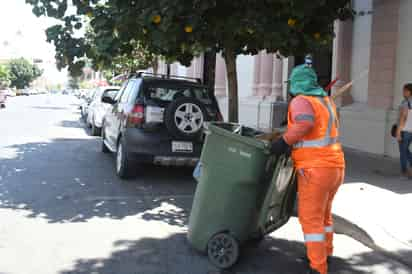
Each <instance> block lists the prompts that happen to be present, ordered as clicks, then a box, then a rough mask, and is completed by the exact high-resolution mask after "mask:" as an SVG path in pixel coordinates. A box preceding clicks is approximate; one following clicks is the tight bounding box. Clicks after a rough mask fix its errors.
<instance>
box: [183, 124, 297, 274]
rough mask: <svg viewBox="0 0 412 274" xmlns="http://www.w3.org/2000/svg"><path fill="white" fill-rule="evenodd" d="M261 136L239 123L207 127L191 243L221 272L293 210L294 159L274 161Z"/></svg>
mask: <svg viewBox="0 0 412 274" xmlns="http://www.w3.org/2000/svg"><path fill="white" fill-rule="evenodd" d="M259 134H260V132H258V131H256V130H254V129H252V128H248V127H244V126H240V125H237V124H229V123H211V124H210V125H209V127H208V132H207V136H206V140H205V144H204V147H203V151H202V155H201V159H200V164H201V165H200V166H201V170H200V171H199V173H200V176H199V177H198V178H197V180H198V185H197V188H196V193H195V196H194V201H193V205H192V210H191V213H190V218H189V229H188V240H189V242H190V244H191V245H192V246H193V247H194V248H196V249H197V250H199V251H201V252H207V254H208V256H209V260H210V261H211V263H213V264H214V265H215V266H217V267H219V268H222V269H225V268H229V267H231V266H232V265H234V264H235V263H236V262H237V260H238V257H239V254H240V247H241V246H242V244H244V243H246V242H248V241H249V240H260V239H263V236H264V235H265V234H268V233H270V232H272V231H274V230H276V229H277V228H279V227H280V226H282V225H283V224H285V223H286V222H287V221H288V220H289V217H290V216H291V214H292V211H293V208H294V203H295V198H296V182H295V176H294V175H295V173H294V170H293V166H292V163H291V160H290V159H289V158H288V157H286V156H281V157H279V158H277V157H275V156H271V155H270V153H269V148H270V144H269V143H267V142H265V141H262V140H258V139H257V138H256V136H258V135H259Z"/></svg>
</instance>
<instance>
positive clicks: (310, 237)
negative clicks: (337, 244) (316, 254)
mask: <svg viewBox="0 0 412 274" xmlns="http://www.w3.org/2000/svg"><path fill="white" fill-rule="evenodd" d="M304 238H305V242H306V243H307V242H324V241H325V235H324V234H322V233H313V234H305V235H304Z"/></svg>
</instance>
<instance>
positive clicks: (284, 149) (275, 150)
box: [270, 137, 291, 156]
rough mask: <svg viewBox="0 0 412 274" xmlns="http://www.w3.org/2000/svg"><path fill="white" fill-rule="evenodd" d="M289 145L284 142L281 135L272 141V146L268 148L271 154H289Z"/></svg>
mask: <svg viewBox="0 0 412 274" xmlns="http://www.w3.org/2000/svg"><path fill="white" fill-rule="evenodd" d="M290 151H291V147H290V146H289V145H288V144H287V143H286V142H285V139H283V137H280V138H279V139H277V140H276V141H274V142H272V146H271V148H270V152H271V153H272V154H273V155H277V156H280V155H282V154H290Z"/></svg>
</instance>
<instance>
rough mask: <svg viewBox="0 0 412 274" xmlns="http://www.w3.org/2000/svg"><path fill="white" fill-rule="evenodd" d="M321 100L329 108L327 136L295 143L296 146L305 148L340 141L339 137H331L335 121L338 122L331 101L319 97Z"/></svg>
mask: <svg viewBox="0 0 412 274" xmlns="http://www.w3.org/2000/svg"><path fill="white" fill-rule="evenodd" d="M319 101H320V102H321V103H322V104H323V105H324V106H325V107H326V108H327V109H328V112H329V120H328V127H327V129H326V134H325V137H324V138H322V139H317V140H310V141H301V142H298V143H296V144H294V145H293V147H294V148H305V147H312V148H313V147H327V146H330V145H333V144H336V143H338V142H339V139H338V137H330V135H331V132H332V127H333V123H334V122H336V117H335V113H334V112H333V108H332V106H331V104H330V102H328V101H326V100H325V99H324V98H319Z"/></svg>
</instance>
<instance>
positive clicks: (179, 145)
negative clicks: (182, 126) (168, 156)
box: [172, 141, 193, 152]
mask: <svg viewBox="0 0 412 274" xmlns="http://www.w3.org/2000/svg"><path fill="white" fill-rule="evenodd" d="M172 152H193V143H191V142H176V141H173V142H172Z"/></svg>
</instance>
